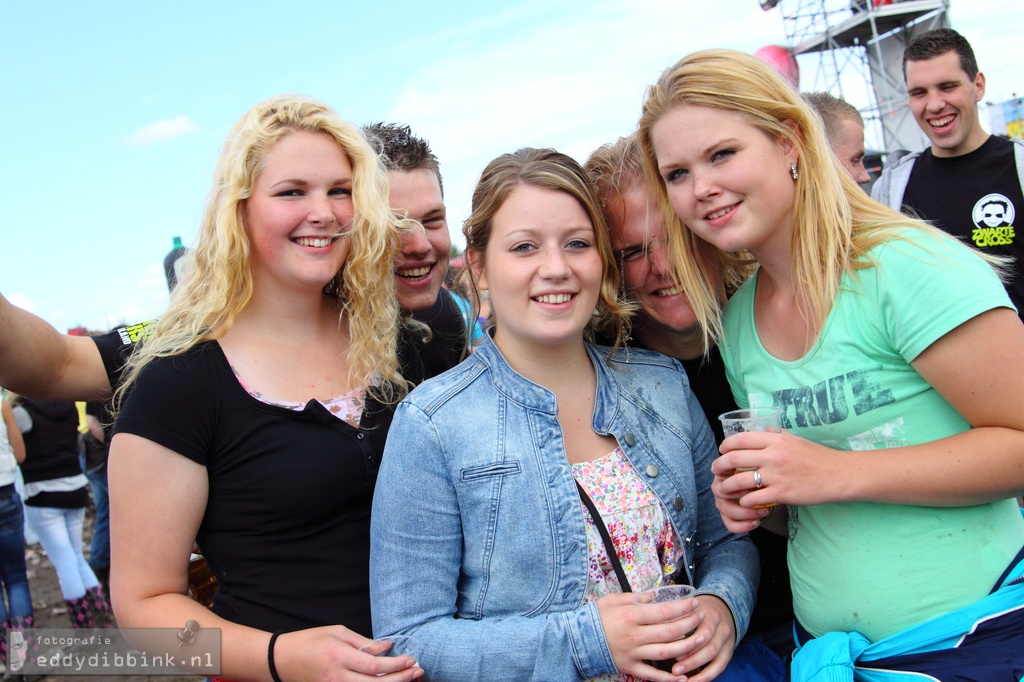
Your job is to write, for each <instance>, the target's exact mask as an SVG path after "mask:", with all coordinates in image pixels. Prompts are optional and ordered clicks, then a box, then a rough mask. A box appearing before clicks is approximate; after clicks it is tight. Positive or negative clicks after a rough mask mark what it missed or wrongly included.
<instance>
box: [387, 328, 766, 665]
mask: <svg viewBox="0 0 1024 682" xmlns="http://www.w3.org/2000/svg"><path fill="white" fill-rule="evenodd" d="M587 350H588V352H589V354H590V358H591V360H592V362H593V364H594V367H595V368H596V371H597V393H596V401H595V405H594V416H593V426H594V429H595V431H597V432H598V433H601V434H607V435H611V436H614V437H615V438H616V440H618V442H619V445H620V446H621V448H622V450H623V452H625V454H626V457H627V458H628V459H629V460H630V462H631V463H632V464H633V466H634V468H635V469H636V471H637V472H639V474H640V475H641V477H643V478H644V480H645V481H646V482H647V484H648V485H649V486H650V487H651V488H652V489H653V491H654V492H655V493H656V494H657V496H658V498H659V499H660V500H661V502H662V504H663V505H664V507H665V509H666V510H667V512H668V514H669V517H670V519H671V522H672V524H673V526H674V528H675V530H676V533H677V534H678V535H679V538H680V539H681V540H682V543H683V551H684V556H685V561H684V564H685V565H684V566H682V567H680V568H681V569H682V570H685V571H686V577H687V578H688V579H689V580H690V581H691V582H692V583H693V584H694V585H696V586H697V587H698V594H700V593H703V594H714V595H716V596H718V597H721V598H722V599H723V600H724V601H725V603H726V604H728V606H729V608H730V609H731V610H732V613H733V618H734V621H735V625H736V629H737V641H739V638H740V637H742V635H743V633H744V632H745V630H746V627H747V623H748V620H749V618H750V611H751V608H752V607H753V603H754V595H755V590H756V587H757V581H758V572H759V566H758V560H757V551H756V550H755V548H754V546H753V544H752V543H751V542H750V541H749V540H748V538H747V537H746V536H745V535H733V534H731V533H729V532H728V531H727V530H726V529H725V527H724V526H723V525H722V521H721V517H720V516H719V514H718V511H717V509H716V508H715V502H714V496H713V495H712V492H711V482H712V478H713V477H712V474H711V461H712V459H713V458H714V457H715V456H716V454H717V453H716V449H715V441H714V437H713V436H712V433H711V429H710V428H709V427H708V424H707V419H706V418H705V417H704V414H703V412H702V411H701V408H700V406H699V405H698V403H697V401H696V399H695V398H694V397H693V394H692V393H691V392H690V389H689V381H688V380H687V377H686V373H685V372H684V370H683V368H682V366H681V365H680V364H679V363H678V362H676V361H675V360H671V359H669V358H667V357H665V356H663V355H660V354H657V353H652V352H649V351H641V350H636V349H632V350H628V351H627V350H620V351H619V352H618V354H617V355H615V356H614V359H613V363H612V364H609V363H608V361H607V359H606V356H607V353H608V349H607V348H601V347H597V346H588V347H587ZM371 542H372V544H371V551H370V599H371V608H372V614H373V630H374V634H375V635H376V636H378V637H381V636H386V635H391V634H396V633H400V634H406V635H413V636H414V637H415V638H416V639H417V640H418V641H419V647H418V652H417V657H418V660H419V662H420V664H421V665H422V666H423V668H424V670H426V672H427V676H428V677H429V678H430V679H431V680H434V681H435V682H438V681H440V680H480V679H509V680H512V679H514V680H527V679H529V680H575V679H590V678H593V677H597V676H599V675H603V674H609V673H614V672H616V668H615V664H614V662H613V661H612V656H611V652H610V651H609V648H608V643H607V641H606V639H605V635H604V630H603V628H602V625H601V619H600V617H599V616H598V611H597V606H596V604H595V603H594V602H587V603H584V598H585V596H586V589H587V570H588V557H587V535H586V527H585V517H584V508H583V505H582V503H581V501H580V498H579V494H578V493H577V491H576V486H575V483H574V481H573V476H572V473H571V470H570V467H569V464H568V461H567V460H566V456H565V447H564V444H563V442H562V431H561V428H560V426H559V423H558V419H557V405H556V401H555V396H554V395H553V394H552V393H551V392H549V391H548V390H546V389H544V388H542V387H540V386H538V385H537V384H534V383H533V382H531V381H529V380H527V379H525V378H524V377H522V376H521V375H519V374H517V373H516V372H515V371H514V370H512V368H511V367H509V366H508V364H507V363H506V362H505V359H504V357H502V355H501V353H500V352H499V351H498V349H497V347H496V346H495V345H494V343H493V342H492V341H491V339H490V338H489V337H487V336H486V335H485V339H484V341H483V343H482V345H481V346H480V347H479V348H478V349H477V350H476V352H474V353H473V355H472V356H470V357H469V358H467V359H466V360H465V361H464V362H463V363H462V364H460V365H459V366H457V367H456V368H454V369H452V370H450V371H448V372H446V373H444V374H442V375H441V376H439V377H437V378H435V379H433V380H430V381H427V382H425V383H423V384H421V385H420V386H419V387H417V388H416V389H415V390H414V391H413V392H412V393H410V394H409V395H408V396H407V397H406V399H405V400H403V401H402V403H401V404H399V406H398V408H397V411H396V414H395V418H394V422H393V423H392V426H391V431H390V433H389V435H388V441H387V446H386V448H385V450H384V458H383V462H382V464H381V470H380V476H379V478H378V480H377V488H376V492H375V495H374V503H373V514H372V521H371Z"/></svg>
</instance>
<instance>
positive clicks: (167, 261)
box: [164, 237, 186, 291]
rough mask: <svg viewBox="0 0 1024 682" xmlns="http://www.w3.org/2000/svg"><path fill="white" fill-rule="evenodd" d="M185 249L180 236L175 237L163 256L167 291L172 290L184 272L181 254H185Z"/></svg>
mask: <svg viewBox="0 0 1024 682" xmlns="http://www.w3.org/2000/svg"><path fill="white" fill-rule="evenodd" d="M185 251H186V249H185V247H184V246H182V244H181V237H175V238H174V246H173V247H172V248H171V250H170V252H169V253H168V254H167V255H166V256H164V274H165V275H166V276H167V290H168V291H174V287H175V286H176V285H177V284H178V279H179V278H180V277H181V276H182V274H184V270H185V261H184V260H183V259H182V256H184V255H185Z"/></svg>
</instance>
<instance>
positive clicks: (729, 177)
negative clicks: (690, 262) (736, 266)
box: [651, 105, 797, 256]
mask: <svg viewBox="0 0 1024 682" xmlns="http://www.w3.org/2000/svg"><path fill="white" fill-rule="evenodd" d="M651 142H652V145H653V148H654V152H655V155H656V157H657V162H658V173H659V174H660V175H661V178H662V180H663V181H664V183H665V189H666V191H667V193H668V198H669V202H670V203H671V205H672V208H673V210H675V212H676V214H677V215H678V216H679V218H680V219H681V220H682V221H683V222H684V223H685V224H686V226H687V227H688V228H689V229H691V230H693V232H694V233H695V234H696V235H697V236H698V237H700V238H701V239H703V240H704V241H707V242H710V243H711V244H713V245H714V246H716V247H718V248H719V249H722V250H723V251H739V250H741V249H749V250H750V251H751V252H752V253H754V255H755V256H757V255H758V253H759V252H760V253H764V252H765V251H766V250H767V249H784V250H787V251H788V249H789V239H790V232H791V229H792V210H793V200H794V197H795V189H794V187H795V183H794V181H793V179H792V177H791V175H790V165H791V164H795V163H796V162H797V151H796V148H795V147H793V146H792V145H791V144H789V143H788V142H787V141H785V140H776V139H773V138H771V137H769V136H768V135H767V134H766V133H764V132H762V131H761V130H760V129H759V128H757V127H755V126H754V125H752V124H751V123H749V122H748V121H747V119H746V118H744V117H743V116H742V115H741V114H739V113H736V112H733V111H727V110H723V109H713V108H710V107H703V106H689V105H683V106H677V107H674V108H672V109H670V110H668V111H667V112H665V114H664V115H663V116H661V117H660V118H659V119H658V120H657V121H656V122H655V123H654V125H653V126H652V128H651Z"/></svg>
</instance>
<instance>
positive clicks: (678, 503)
mask: <svg viewBox="0 0 1024 682" xmlns="http://www.w3.org/2000/svg"><path fill="white" fill-rule="evenodd" d="M672 506H673V507H675V508H676V511H682V510H683V498H681V497H677V498H676V499H674V500H672Z"/></svg>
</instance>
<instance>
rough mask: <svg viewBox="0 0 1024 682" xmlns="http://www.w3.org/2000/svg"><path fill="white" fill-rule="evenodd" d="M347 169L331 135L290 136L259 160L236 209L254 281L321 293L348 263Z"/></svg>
mask: <svg viewBox="0 0 1024 682" xmlns="http://www.w3.org/2000/svg"><path fill="white" fill-rule="evenodd" d="M352 217H353V206H352V165H351V163H350V162H349V159H348V156H347V155H346V154H345V152H344V151H343V150H342V148H341V147H340V146H339V145H338V143H337V142H335V141H334V140H333V139H332V138H331V137H330V136H328V135H326V134H323V133H314V132H309V131H295V132H291V133H288V134H287V135H286V136H285V137H283V138H281V139H280V140H279V141H278V142H277V143H276V144H274V146H273V147H271V148H270V150H269V151H268V152H267V153H266V155H265V156H264V158H263V163H262V170H261V171H260V173H259V175H258V176H257V177H256V180H255V182H254V183H253V188H252V193H251V196H250V197H249V198H248V199H247V200H246V202H245V206H244V208H243V218H244V221H245V226H246V232H247V233H248V235H249V240H250V243H251V247H252V249H251V257H252V261H251V262H252V269H253V281H254V283H255V284H256V285H257V286H258V287H260V286H266V285H273V286H278V287H283V288H305V289H310V290H315V291H318V292H319V291H320V290H322V289H323V287H324V285H325V284H327V283H328V282H329V281H330V280H331V279H333V278H334V276H335V275H337V273H338V271H339V270H341V268H342V266H343V265H344V263H345V259H346V258H347V257H348V254H349V250H350V248H351V239H350V237H349V236H348V235H347V234H345V235H344V236H341V233H347V232H348V231H349V230H350V229H351V226H352Z"/></svg>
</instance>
